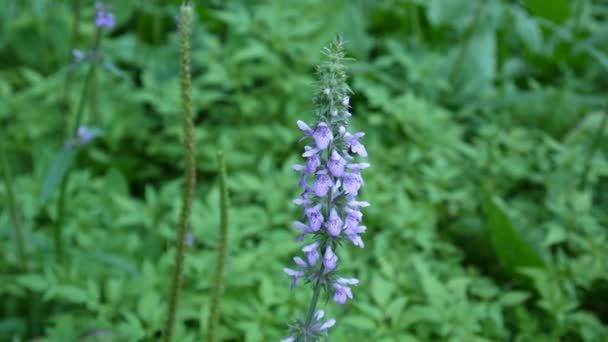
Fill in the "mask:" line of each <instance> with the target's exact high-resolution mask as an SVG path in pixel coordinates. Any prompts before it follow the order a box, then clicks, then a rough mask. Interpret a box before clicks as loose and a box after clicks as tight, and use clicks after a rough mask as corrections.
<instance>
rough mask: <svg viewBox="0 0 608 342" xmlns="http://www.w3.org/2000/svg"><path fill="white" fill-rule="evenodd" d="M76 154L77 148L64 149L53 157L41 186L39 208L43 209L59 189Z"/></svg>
mask: <svg viewBox="0 0 608 342" xmlns="http://www.w3.org/2000/svg"><path fill="white" fill-rule="evenodd" d="M77 154H78V149H77V148H64V149H61V150H60V151H59V152H58V153H57V154H56V155H55V158H54V159H53V162H52V163H51V167H50V168H49V171H48V173H47V175H46V179H45V180H44V185H43V186H42V193H41V194H40V199H39V201H38V207H39V208H42V207H44V206H45V205H46V203H47V202H48V200H49V198H50V197H51V195H52V194H53V193H54V192H55V191H56V190H57V188H59V186H60V185H61V182H62V181H63V178H64V177H65V175H66V174H67V172H68V171H69V170H70V168H71V167H72V165H73V164H74V161H75V160H76V155H77Z"/></svg>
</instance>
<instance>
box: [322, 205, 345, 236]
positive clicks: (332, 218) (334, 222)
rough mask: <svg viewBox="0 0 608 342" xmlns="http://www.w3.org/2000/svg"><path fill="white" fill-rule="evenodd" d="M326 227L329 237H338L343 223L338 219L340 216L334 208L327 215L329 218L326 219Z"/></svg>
mask: <svg viewBox="0 0 608 342" xmlns="http://www.w3.org/2000/svg"><path fill="white" fill-rule="evenodd" d="M326 226H327V232H328V233H329V235H331V236H333V237H336V236H338V235H340V232H341V231H342V226H344V222H343V221H342V219H341V218H340V215H338V212H337V211H336V209H335V208H332V209H331V212H330V213H329V218H328V219H327V223H326Z"/></svg>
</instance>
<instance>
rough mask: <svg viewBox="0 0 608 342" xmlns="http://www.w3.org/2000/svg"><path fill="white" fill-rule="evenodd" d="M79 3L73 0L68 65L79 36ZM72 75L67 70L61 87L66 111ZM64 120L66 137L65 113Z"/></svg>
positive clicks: (79, 0) (67, 109)
mask: <svg viewBox="0 0 608 342" xmlns="http://www.w3.org/2000/svg"><path fill="white" fill-rule="evenodd" d="M80 5H81V0H74V1H73V7H74V21H73V22H72V37H71V39H70V49H69V51H68V54H67V61H66V63H67V64H68V65H69V64H71V63H72V60H73V56H72V51H73V50H74V48H75V47H76V45H77V44H78V38H79V36H80V14H81V6H80ZM72 77H73V73H72V72H68V73H67V75H66V77H65V84H64V87H63V101H62V102H63V107H64V108H65V110H66V112H68V111H69V99H68V97H69V96H68V95H69V92H70V85H71V84H72ZM64 120H65V124H64V132H63V135H64V136H66V137H68V136H69V131H68V122H67V115H64Z"/></svg>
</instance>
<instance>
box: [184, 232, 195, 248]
mask: <svg viewBox="0 0 608 342" xmlns="http://www.w3.org/2000/svg"><path fill="white" fill-rule="evenodd" d="M194 242H195V241H194V234H192V232H189V233H188V235H186V245H187V246H189V247H192V246H194Z"/></svg>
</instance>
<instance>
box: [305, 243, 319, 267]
mask: <svg viewBox="0 0 608 342" xmlns="http://www.w3.org/2000/svg"><path fill="white" fill-rule="evenodd" d="M318 247H319V243H318V242H314V243H312V244H310V245H308V246H306V247H304V248H302V252H304V253H306V259H308V264H309V265H310V266H314V265H316V264H317V261H319V258H320V257H321V256H320V255H319V250H318Z"/></svg>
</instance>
